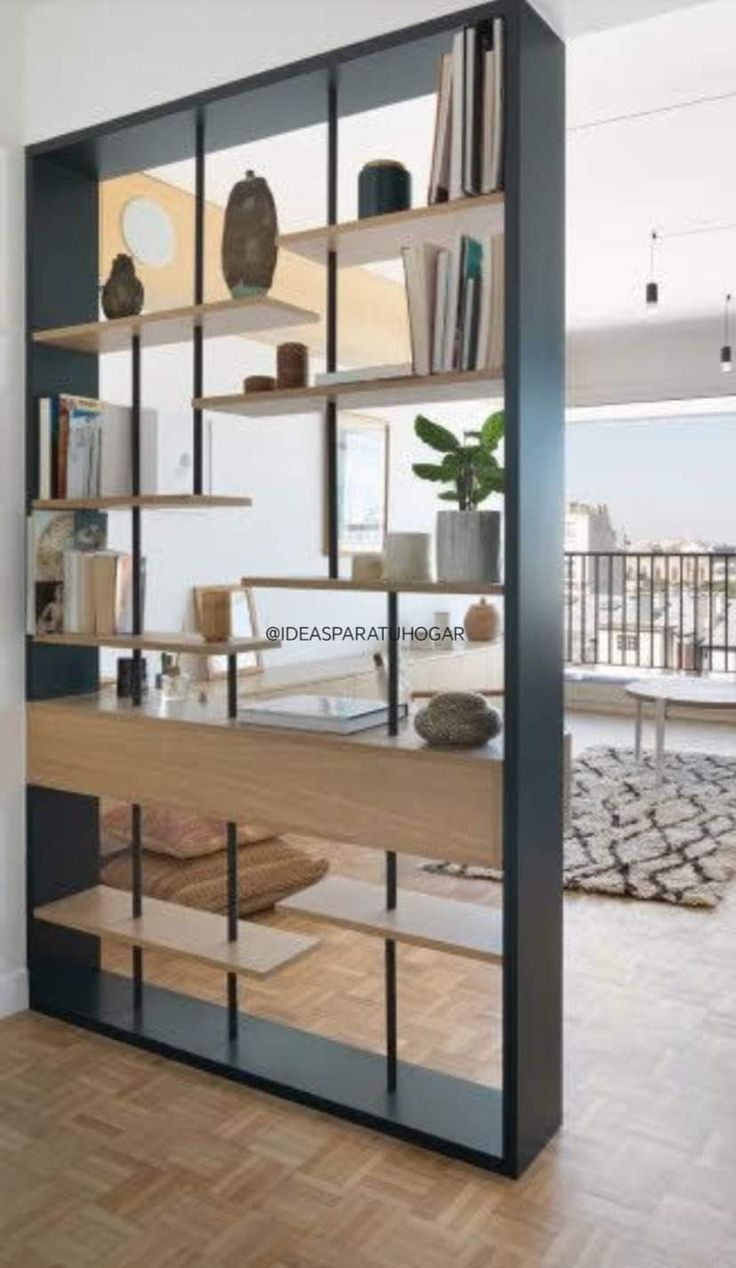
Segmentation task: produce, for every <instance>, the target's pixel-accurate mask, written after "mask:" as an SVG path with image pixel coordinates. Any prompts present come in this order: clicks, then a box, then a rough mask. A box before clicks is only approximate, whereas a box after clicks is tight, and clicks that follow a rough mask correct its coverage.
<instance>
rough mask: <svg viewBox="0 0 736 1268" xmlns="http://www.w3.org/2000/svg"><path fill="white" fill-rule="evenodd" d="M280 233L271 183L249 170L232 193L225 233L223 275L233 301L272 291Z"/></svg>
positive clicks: (223, 241)
mask: <svg viewBox="0 0 736 1268" xmlns="http://www.w3.org/2000/svg"><path fill="white" fill-rule="evenodd" d="M278 231H279V227H278V219H277V216H276V204H275V202H274V200H273V194H272V193H271V190H270V189H269V187H268V181H266V180H265V179H264V177H263V176H256V175H255V173H254V172H251V171H247V172H246V173H245V178H244V179H243V180H242V181H238V182H237V184H235V185H233V188H232V189H231V190H230V197H229V198H228V200H227V207H226V208H225V225H224V228H223V232H222V257H221V258H222V275H223V277H224V278H225V281H226V283H227V285H228V288H229V290H230V294H231V295H232V297H233V299H247V298H249V297H252V296H254V295H265V294H266V292H267V291H268V290H269V289H270V287H271V283H272V281H273V274H274V269H275V268H276V256H277V254H278V247H277V246H276V239H277V237H278Z"/></svg>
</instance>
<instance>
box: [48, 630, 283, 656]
mask: <svg viewBox="0 0 736 1268" xmlns="http://www.w3.org/2000/svg"><path fill="white" fill-rule="evenodd" d="M33 641H34V643H51V644H52V645H54V646H62V647H129V648H131V649H132V650H134V651H135V650H137V651H141V652H185V653H187V654H188V655H192V656H236V655H239V653H241V652H262V651H267V650H269V649H270V648H272V647H280V646H281V643H280V640H276V639H273V640H271V639H267V638H231V639H224V640H222V639H216V640H213V641H211V642H208V641H206V640H205V639H203V638H202V637H201V635H199V634H183V633H178V634H154V633H149V634H87V633H85V634H36V635H34V638H33Z"/></svg>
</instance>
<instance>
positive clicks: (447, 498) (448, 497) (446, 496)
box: [437, 489, 460, 502]
mask: <svg viewBox="0 0 736 1268" xmlns="http://www.w3.org/2000/svg"><path fill="white" fill-rule="evenodd" d="M437 496H438V497H440V498H442V501H443V502H459V501H460V498H459V497H458V495H457V493H456V492H455V490H454V489H445V492H444V493H438V494H437Z"/></svg>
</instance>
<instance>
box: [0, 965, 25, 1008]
mask: <svg viewBox="0 0 736 1268" xmlns="http://www.w3.org/2000/svg"><path fill="white" fill-rule="evenodd" d="M27 1007H28V971H27V970H26V969H8V970H7V971H6V972H5V973H0V1017H10V1016H11V1015H12V1014H13V1013H22V1012H25V1010H26V1009H27Z"/></svg>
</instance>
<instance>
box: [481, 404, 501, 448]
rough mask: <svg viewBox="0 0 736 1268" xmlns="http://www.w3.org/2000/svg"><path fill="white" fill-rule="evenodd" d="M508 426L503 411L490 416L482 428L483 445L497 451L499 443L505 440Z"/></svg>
mask: <svg viewBox="0 0 736 1268" xmlns="http://www.w3.org/2000/svg"><path fill="white" fill-rule="evenodd" d="M505 425H506V415H505V414H504V412H503V410H502V409H500V410H498V411H497V412H496V413H495V414H491V415H489V417H488V418H487V419H486V421H485V422H484V424H483V426H482V427H481V436H482V438H483V444H484V445H485V447H486V448H487V449H490V450H493V449H495V448H496V447H497V446H498V444H499V442H500V441H501V440H502V439H503V434H504V428H505Z"/></svg>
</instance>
